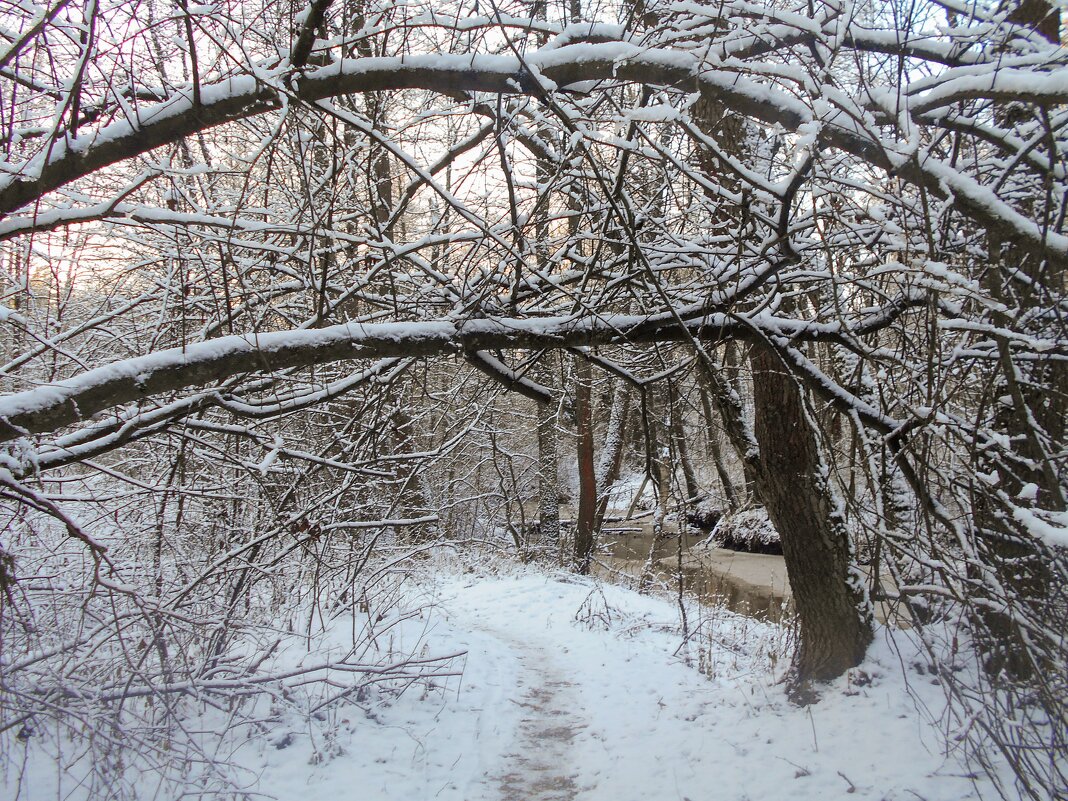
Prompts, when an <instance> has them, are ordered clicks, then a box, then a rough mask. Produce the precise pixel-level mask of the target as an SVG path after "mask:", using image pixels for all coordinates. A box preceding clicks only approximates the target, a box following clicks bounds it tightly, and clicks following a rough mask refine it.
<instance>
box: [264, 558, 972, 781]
mask: <svg viewBox="0 0 1068 801" xmlns="http://www.w3.org/2000/svg"><path fill="white" fill-rule="evenodd" d="M436 592H437V596H438V597H437V603H438V609H437V621H436V623H433V624H432V625H431V629H430V632H429V636H428V644H429V647H430V649H431V650H433V649H434V648H438V649H455V648H456V647H458V646H462V647H465V648H467V649H468V650H469V653H468V657H467V665H466V670H465V675H464V677H463V680H462V682H461V683H460V684H459V686H454V687H452V688H451V689H450V690H449V691H448V692H447V693H445V694H443V695H441V696H439V697H426V696H418V695H416V694H411V695H405V696H402V697H401V699H400V700H399V701H398V702H397V703H396V704H395V705H394V706H392V707H390V708H387V709H384V710H381V711H379V712H378V713H376V717H377V719H378V722H377V723H375V722H368V721H366V720H361V721H360V722H359V724H358V725H357V726H354V727H353V730H352V731H351V733H349V734H348V735H347V739H346V740H345V741H344V742H343V743H342V746H343V748H344V751H345V753H344V754H343V755H342V756H339V757H337V758H336V759H334V760H332V761H331V762H329V763H327V764H324V765H319V766H316V767H313V768H308V767H307V766H306V764H303V765H302V764H301V761H302V760H304V758H305V757H306V754H305V752H304V751H303V750H301V749H299V748H295V749H294V750H293V751H291V752H290V754H289V755H288V756H287V755H286V752H285V751H273V752H270V751H268V752H264V756H265V758H266V762H267V764H266V766H265V768H264V770H263V773H262V779H261V791H265V792H268V793H271V794H272V795H275V796H277V797H278V798H279V799H284V801H303V800H304V799H309V798H331V797H338V798H341V797H345V798H349V797H353V796H352V791H353V789H354V788H359V792H358V797H359V798H361V799H446V800H449V799H453V800H455V801H474V800H475V799H505V800H506V801H511V800H512V799H516V800H518V799H553V800H554V801H555V800H556V799H561V800H563V801H568V800H570V799H588V800H590V801H593V800H594V799H612V801H630V800H631V799H633V801H638V800H639V799H641V801H646V800H647V799H690V801H701V800H702V799H709V800H710V801H711V800H713V799H714V800H715V801H746V800H748V801H773V800H774V801H778V799H782V798H786V797H789V798H791V799H809V798H811V799H835V798H842V799H845V798H850V799H875V800H876V801H879V800H881V799H885V801H897V800H898V799H902V800H904V799H909V801H915V799H917V798H922V799H926V800H927V801H958V799H966V798H977V797H978V794H977V793H976V789H975V787H974V786H973V781H972V780H971V779H970V778H969V775H968V771H967V770H966V768H965V767H963V766H962V765H960V764H958V763H957V762H956V761H955V760H954V759H953V758H949V759H946V758H944V757H943V755H942V754H941V738H940V735H939V732H938V730H937V728H936V727H934V726H932V724H930V723H929V722H927V721H928V718H927V716H926V715H925V713H924V712H923V711H922V710H921V709H920V708H918V706H917V702H916V701H915V700H914V699H913V697H911V696H910V695H909V694H908V693H907V692H906V685H905V681H906V679H905V676H904V675H903V672H902V657H901V656H900V655H899V654H898V653H897V652H896V651H895V649H894V648H893V647H892V646H891V645H889V644H888V643H887V642H886V640H885V632H884V633H883V636H881V637H880V639H879V640H878V641H877V643H876V644H875V646H874V647H873V649H872V653H871V656H870V657H869V659H868V660H867V662H866V663H865V664H864V665H863V666H862V667H861V668H860V669H858V670H856V671H853V672H852V673H851V674H850V676H849V677H847V678H844V679H843V680H841V681H840V682H838V683H837V684H836V685H835V686H833V687H832V688H829V689H828V690H827V691H826V692H825V693H824V697H823V699H822V700H821V701H820V703H818V704H816V705H814V706H810V707H807V708H803V709H802V708H798V707H796V706H793V705H792V704H790V703H789V702H788V701H787V700H786V698H785V695H784V692H783V687H782V685H781V684H778V683H776V681H775V676H774V671H770V670H769V664H770V660H771V659H773V658H774V656H775V655H776V653H777V651H778V650H779V648H780V647H781V644H782V641H783V638H782V635H781V632H780V631H779V630H777V629H775V628H773V627H770V626H766V625H763V624H759V623H754V622H752V621H749V620H747V619H745V618H739V617H737V616H734V615H731V614H729V613H726V612H718V613H716V614H715V615H714V616H713V617H712V618H710V619H706V620H704V621H701V623H702V630H703V631H704V632H705V634H706V635H707V636H706V637H705V638H704V645H703V646H702V645H699V644H698V642H697V638H695V639H694V640H692V641H691V643H690V648H689V652H688V653H689V657H690V659H689V661H690V662H691V664H689V665H688V664H686V661H687V660H686V659H685V658H684V652H680V653H678V654H676V653H675V652H676V651H677V650H678V648H679V644H680V638H679V636H678V625H679V613H678V609H677V607H676V606H675V605H674V604H672V603H671V602H670V601H668V600H664V599H660V598H653V597H648V596H640V595H638V594H636V593H634V592H632V591H629V590H626V589H623V588H620V587H616V586H611V585H600V584H596V583H595V582H593V581H590V580H582V579H576V578H574V577H567V576H562V575H557V576H545V575H543V574H539V573H536V572H533V571H531V572H525V571H524V572H519V573H517V574H514V575H503V576H483V575H471V574H467V575H464V574H460V575H452V576H448V577H445V578H441V579H439V580H438V584H437V588H436ZM690 611H691V623H693V622H696V621H695V620H694V619H693V617H694V614H695V610H694V608H693V607H691V610H690ZM710 637H711V638H713V639H715V640H716V641H718V643H719V646H718V648H716V650H715V652H714V653H713V654H712V655H711V656H710V655H709V653H708V650H709V645H708V643H709V642H710V641H711V640H710V639H709V638H710ZM698 652H701V653H698ZM702 653H703V657H702ZM908 662H909V659H908V658H907V657H906V658H905V663H906V664H907V663H908ZM699 663H700V664H704V666H705V667H706V669H707V671H708V672H710V673H711V674H712V675H711V676H708V675H705V674H703V673H702V672H700V671H698V670H697V669H696V666H697V664H699ZM910 681H911V682H912V689H913V692H914V695H916V696H918V697H919V698H920V699H921V700H922V702H924V703H925V704H927V705H928V706H929V708H930V709H931V710H936V711H937V710H940V709H941V708H942V704H943V703H944V702H943V700H942V691H941V690H940V689H939V688H938V687H937V686H932V685H931V684H930V683H929V677H928V679H925V678H924V677H923V676H921V675H919V674H917V673H912V674H911V676H910ZM293 757H296V759H293ZM980 783H981V784H982V783H983V780H981V781H980Z"/></svg>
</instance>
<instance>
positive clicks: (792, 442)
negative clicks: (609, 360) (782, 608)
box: [751, 346, 872, 701]
mask: <svg viewBox="0 0 1068 801" xmlns="http://www.w3.org/2000/svg"><path fill="white" fill-rule="evenodd" d="M751 359H752V364H753V396H754V403H755V407H756V436H757V441H758V442H759V444H760V461H759V465H760V468H759V473H758V484H759V487H760V494H761V497H762V498H763V500H764V503H765V506H766V507H767V510H768V517H769V518H770V519H771V522H772V523H773V524H774V525H775V528H776V529H778V531H779V533H780V535H781V537H782V549H783V556H784V558H785V560H786V570H787V575H788V576H789V579H790V587H791V588H792V590H793V593H794V603H795V604H796V606H797V615H798V619H799V623H800V630H801V642H800V644H799V647H798V650H797V653H796V654H795V656H794V663H793V669H792V676H791V685H792V688H793V691H794V693H795V697H797V698H798V699H799V700H802V701H803V700H806V698H807V693H808V689H807V685H808V683H809V682H810V681H813V680H816V681H819V680H826V679H833V678H835V677H837V676H840V675H841V674H842V673H844V672H845V671H846V670H848V669H849V668H851V667H853V666H855V665H857V664H858V663H859V662H860V661H861V660H862V659H863V658H864V652H865V650H866V649H867V647H868V644H869V643H870V642H871V638H872V615H871V606H870V603H869V601H868V598H867V592H866V590H865V587H864V581H863V579H862V577H861V575H860V573H859V571H858V569H857V567H856V565H855V564H854V562H853V555H852V550H851V546H850V541H849V533H848V531H847V530H846V527H845V523H844V521H843V519H842V513H841V507H840V506H839V504H838V503H837V502H836V500H835V498H834V495H833V490H832V488H831V487H830V486H829V484H828V482H827V477H826V472H825V463H824V460H823V459H822V457H821V454H820V447H819V442H818V440H817V438H816V432H815V431H814V428H813V425H812V422H811V418H810V416H809V414H808V412H807V410H806V409H805V405H804V399H803V397H802V395H801V391H800V389H799V387H798V385H797V383H796V382H795V381H794V379H793V377H792V376H790V375H789V374H788V373H787V372H786V371H785V369H784V367H783V365H782V363H781V362H780V361H779V359H778V357H777V356H776V355H775V353H774V352H773V351H772V350H771V349H770V348H768V347H766V346H756V347H754V349H753V354H752V357H751Z"/></svg>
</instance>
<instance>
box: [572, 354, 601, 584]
mask: <svg viewBox="0 0 1068 801" xmlns="http://www.w3.org/2000/svg"><path fill="white" fill-rule="evenodd" d="M592 380H593V377H592V375H591V370H590V363H589V362H588V361H586V360H585V359H581V358H580V359H575V418H576V423H577V428H578V477H579V497H578V512H577V514H576V517H575V570H576V571H577V572H579V573H583V574H585V573H589V572H590V562H591V561H592V560H593V547H594V542H595V537H596V531H595V527H596V512H597V478H596V473H595V467H594V461H593V408H592V406H593V404H592V399H591V397H590V383H591V381H592Z"/></svg>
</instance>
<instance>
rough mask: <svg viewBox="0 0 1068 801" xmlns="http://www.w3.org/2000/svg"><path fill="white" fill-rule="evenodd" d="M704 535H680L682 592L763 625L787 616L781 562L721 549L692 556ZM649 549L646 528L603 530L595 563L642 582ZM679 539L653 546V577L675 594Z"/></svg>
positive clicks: (621, 526) (641, 525) (786, 591)
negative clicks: (759, 620) (640, 579)
mask: <svg viewBox="0 0 1068 801" xmlns="http://www.w3.org/2000/svg"><path fill="white" fill-rule="evenodd" d="M706 536H707V535H704V534H684V535H682V542H681V545H682V549H683V567H682V586H683V591H684V592H685V593H687V594H689V595H691V596H694V597H696V598H698V599H700V600H701V601H703V602H705V603H709V604H714V605H719V606H725V607H726V608H727V609H730V610H731V611H732V612H738V613H739V614H744V615H749V616H751V617H755V618H759V619H762V620H770V621H773V622H780V621H781V620H782V619H783V617H784V610H785V613H786V614H789V609H790V602H789V595H790V593H789V588H788V586H787V584H786V580H785V575H786V566H785V564H784V562H783V559H782V557H781V556H770V555H765V554H750V553H739V552H736V551H727V550H724V549H722V548H707V549H706V548H701V549H698V550H697V551H691V549H692V548H693V546H695V545H697V544H699V543H701V542H703V541H704V540H705V538H706ZM652 545H653V535H652V531H651V527H650V526H649V524H648V523H636V522H627V523H620V524H618V525H611V524H610V525H607V526H606V527H605V530H604V531H603V532H602V537H601V542H600V543H599V546H598V551H599V553H598V558H599V559H600V560H601V561H602V562H604V563H605V564H606V565H607V566H608V567H610V568H612V569H614V570H618V571H620V572H622V573H625V574H627V575H628V576H632V577H634V578H640V577H641V574H642V570H643V568H644V567H645V564H646V562H647V560H648V558H649V549H650V548H651V547H652ZM679 545H680V542H679V537H678V536H676V535H674V534H672V535H670V536H668V537H666V538H664V539H662V540H661V542H659V543H658V544H657V548H656V552H655V553H654V554H653V559H654V566H655V569H654V575H655V577H656V578H657V580H659V581H660V582H662V584H663V585H664V586H667V587H669V588H670V589H672V590H676V589H677V588H678V584H677V581H678V575H679V569H678V548H679Z"/></svg>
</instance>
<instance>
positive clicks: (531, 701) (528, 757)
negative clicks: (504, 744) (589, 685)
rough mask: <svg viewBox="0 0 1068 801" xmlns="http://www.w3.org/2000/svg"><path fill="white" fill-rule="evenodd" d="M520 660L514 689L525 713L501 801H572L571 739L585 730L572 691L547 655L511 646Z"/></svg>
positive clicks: (506, 770) (509, 757)
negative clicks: (518, 695)
mask: <svg viewBox="0 0 1068 801" xmlns="http://www.w3.org/2000/svg"><path fill="white" fill-rule="evenodd" d="M513 644H514V646H515V648H516V652H517V654H518V655H519V668H520V672H519V673H518V674H517V676H516V680H515V683H516V689H517V690H519V691H520V692H521V693H522V696H521V699H520V701H519V706H520V707H521V708H522V710H523V717H522V720H521V721H520V722H519V730H518V732H517V733H516V739H515V742H514V743H513V744H512V748H511V750H510V752H509V753H508V755H507V757H506V760H507V762H506V764H505V767H504V773H503V775H501V776H500V777H495V778H497V779H498V780H499V782H500V790H501V801H527V800H528V799H533V800H534V801H572V799H574V798H575V774H576V769H575V767H574V766H573V765H572V763H571V759H572V744H573V740H574V739H575V735H576V734H577V733H578V732H579V731H580V730H581V729H582V728H584V727H585V725H586V724H585V723H584V722H583V720H584V718H583V716H582V713H583V711H584V710H582V709H581V707H580V705H579V696H578V694H577V692H576V689H575V685H574V684H572V683H571V682H569V681H568V680H567V679H565V678H564V677H563V675H562V674H561V673H559V670H558V667H557V666H555V665H552V664H551V663H549V662H548V661H547V660H546V659H545V658H544V657H545V655H546V654H545V651H543V650H540V649H535V648H532V647H530V646H527V645H525V644H523V643H520V642H518V641H514V640H513Z"/></svg>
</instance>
